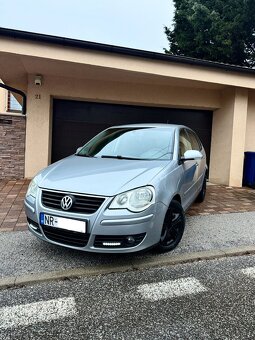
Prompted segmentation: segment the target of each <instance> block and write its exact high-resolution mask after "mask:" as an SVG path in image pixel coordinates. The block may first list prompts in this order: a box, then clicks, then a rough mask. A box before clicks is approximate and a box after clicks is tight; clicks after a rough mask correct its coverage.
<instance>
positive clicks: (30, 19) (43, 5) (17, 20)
mask: <svg viewBox="0 0 255 340" xmlns="http://www.w3.org/2000/svg"><path fill="white" fill-rule="evenodd" d="M173 12H174V6H173V1H172V0H12V1H10V0H0V13H1V18H0V27H5V28H12V29H19V30H23V31H30V32H37V33H45V34H51V35H57V36H62V37H68V38H75V39H81V40H87V41H93V42H99V43H106V44H111V45H117V46H125V47H131V48H137V49H142V50H148V51H155V52H163V48H167V47H168V42H167V39H166V35H165V33H164V26H170V25H171V23H172V19H173Z"/></svg>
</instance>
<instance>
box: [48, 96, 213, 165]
mask: <svg viewBox="0 0 255 340" xmlns="http://www.w3.org/2000/svg"><path fill="white" fill-rule="evenodd" d="M134 123H169V124H171V123H172V124H183V125H186V126H188V127H190V128H191V129H193V130H194V131H196V132H197V134H198V136H199V137H200V138H201V141H202V143H203V145H204V147H205V149H206V153H207V157H208V161H209V157H210V145H211V129H212V112H211V111H201V110H182V109H172V108H171V109H170V108H158V107H144V106H131V105H116V104H101V103H91V102H84V101H73V100H62V99H61V100H60V99H54V101H53V131H52V162H56V161H58V160H59V159H61V158H63V157H66V156H68V155H70V154H73V153H74V152H75V151H76V149H77V148H78V147H79V146H81V145H83V144H85V143H86V142H87V141H88V140H89V139H91V138H92V137H93V136H95V135H96V134H97V133H98V132H100V131H102V130H104V129H106V128H107V127H109V126H112V125H119V124H134ZM208 163H209V162H208Z"/></svg>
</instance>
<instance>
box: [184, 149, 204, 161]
mask: <svg viewBox="0 0 255 340" xmlns="http://www.w3.org/2000/svg"><path fill="white" fill-rule="evenodd" d="M202 158H203V155H202V153H201V152H200V151H197V150H187V151H186V152H185V153H184V157H182V158H181V160H182V161H193V160H195V159H202Z"/></svg>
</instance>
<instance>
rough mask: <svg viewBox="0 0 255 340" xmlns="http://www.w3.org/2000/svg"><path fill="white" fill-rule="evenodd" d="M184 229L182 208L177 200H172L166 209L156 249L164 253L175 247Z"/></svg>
mask: <svg viewBox="0 0 255 340" xmlns="http://www.w3.org/2000/svg"><path fill="white" fill-rule="evenodd" d="M184 229H185V213H184V210H183V208H182V205H181V204H180V203H179V202H178V201H175V200H173V201H172V202H171V203H170V206H169V208H168V210H167V213H166V216H165V219H164V223H163V227H162V231H161V236H160V241H159V243H158V245H157V247H156V251H157V252H159V253H165V252H167V251H171V250H173V249H174V248H176V247H177V245H178V244H179V242H180V241H181V239H182V235H183V232H184Z"/></svg>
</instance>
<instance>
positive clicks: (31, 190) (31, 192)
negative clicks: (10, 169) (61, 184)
mask: <svg viewBox="0 0 255 340" xmlns="http://www.w3.org/2000/svg"><path fill="white" fill-rule="evenodd" d="M37 191H38V184H37V179H36V176H35V177H34V178H33V179H32V181H31V182H30V184H29V186H28V189H27V193H26V197H28V196H33V197H36V195H37Z"/></svg>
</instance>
